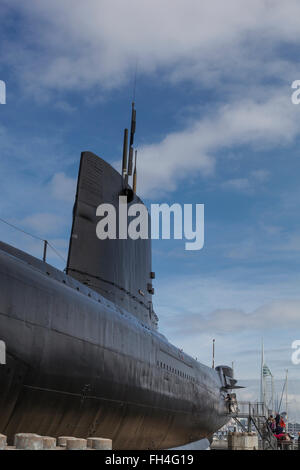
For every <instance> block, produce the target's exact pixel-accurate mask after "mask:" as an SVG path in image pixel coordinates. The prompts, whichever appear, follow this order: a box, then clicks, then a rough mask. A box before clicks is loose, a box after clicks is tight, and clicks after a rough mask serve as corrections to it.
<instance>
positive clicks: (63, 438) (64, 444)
mask: <svg viewBox="0 0 300 470" xmlns="http://www.w3.org/2000/svg"><path fill="white" fill-rule="evenodd" d="M68 439H75V437H72V436H60V437H59V438H58V439H57V445H58V446H59V447H67V440H68Z"/></svg>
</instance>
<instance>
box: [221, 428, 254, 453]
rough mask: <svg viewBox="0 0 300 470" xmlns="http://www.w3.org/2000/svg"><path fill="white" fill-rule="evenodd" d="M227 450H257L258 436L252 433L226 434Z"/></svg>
mask: <svg viewBox="0 0 300 470" xmlns="http://www.w3.org/2000/svg"><path fill="white" fill-rule="evenodd" d="M228 449H229V450H258V436H257V434H256V433H252V432H233V433H229V434H228Z"/></svg>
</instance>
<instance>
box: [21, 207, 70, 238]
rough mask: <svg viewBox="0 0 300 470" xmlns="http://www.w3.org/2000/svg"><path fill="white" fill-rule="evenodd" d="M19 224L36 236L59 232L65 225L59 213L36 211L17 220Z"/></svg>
mask: <svg viewBox="0 0 300 470" xmlns="http://www.w3.org/2000/svg"><path fill="white" fill-rule="evenodd" d="M19 226H21V227H26V228H27V229H30V230H32V231H33V233H34V234H35V235H38V236H45V235H47V236H49V235H53V234H57V233H60V232H61V231H62V230H63V229H64V228H65V227H66V220H65V219H64V218H63V217H62V216H61V215H57V214H53V213H38V214H33V215H29V216H28V217H25V218H24V219H23V220H21V221H19Z"/></svg>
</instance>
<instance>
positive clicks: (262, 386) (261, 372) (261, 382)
mask: <svg viewBox="0 0 300 470" xmlns="http://www.w3.org/2000/svg"><path fill="white" fill-rule="evenodd" d="M263 368H264V340H263V338H262V341H261V367H260V401H261V403H263V404H264V403H265V394H264V373H263Z"/></svg>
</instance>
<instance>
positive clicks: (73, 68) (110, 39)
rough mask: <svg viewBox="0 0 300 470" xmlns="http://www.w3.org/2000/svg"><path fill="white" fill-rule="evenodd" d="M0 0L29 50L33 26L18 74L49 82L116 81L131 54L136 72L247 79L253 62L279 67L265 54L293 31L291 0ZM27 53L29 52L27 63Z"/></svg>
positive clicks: (128, 67)
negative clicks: (14, 12) (18, 15)
mask: <svg viewBox="0 0 300 470" xmlns="http://www.w3.org/2000/svg"><path fill="white" fill-rule="evenodd" d="M3 1H4V4H6V5H9V6H15V7H16V8H17V9H18V11H19V12H20V11H23V12H24V14H25V15H26V16H27V18H28V21H29V22H30V23H31V24H34V34H36V35H38V37H39V46H38V51H37V52H35V53H32V52H30V51H29V50H28V45H30V46H32V44H33V40H34V37H33V33H32V29H26V28H24V30H23V34H24V46H23V48H22V50H19V54H18V60H19V63H18V67H19V68H21V69H22V68H23V72H25V73H23V80H26V79H28V82H30V80H32V81H33V82H34V83H39V84H40V85H41V86H45V87H50V88H56V89H61V88H72V89H73V88H78V89H86V88H88V87H90V86H94V85H99V84H100V85H102V86H104V87H108V88H111V87H114V86H118V85H120V84H121V83H124V81H125V82H126V80H127V79H128V77H129V75H131V73H132V69H133V67H134V64H135V61H136V59H138V62H139V68H140V72H141V73H155V72H157V71H158V70H159V71H160V74H161V75H163V76H167V77H169V78H171V79H172V80H180V79H182V78H190V79H191V78H192V79H193V80H196V81H197V82H199V81H200V80H205V81H206V82H207V83H208V82H215V79H216V77H218V78H220V77H221V76H224V74H225V75H226V73H227V74H228V73H229V74H232V72H233V71H234V72H235V73H236V74H240V73H241V70H242V71H243V74H244V76H245V78H246V77H247V79H248V80H249V81H251V80H252V76H251V74H249V73H248V72H249V70H251V68H252V69H253V68H255V69H256V71H257V73H258V74H259V75H260V76H261V75H262V74H263V73H264V72H262V67H259V65H261V64H264V65H265V67H266V70H267V69H269V68H270V69H271V73H273V74H274V73H278V74H279V73H281V74H282V72H283V70H284V68H285V69H286V62H285V61H284V60H283V59H281V60H280V57H278V59H277V61H274V62H273V61H272V60H270V59H272V57H274V51H275V53H276V45H277V44H278V43H279V42H280V41H284V42H293V43H297V41H298V39H299V35H300V32H299V25H298V21H297V18H298V17H299V13H300V6H299V3H298V2H297V1H296V0H290V1H289V2H285V3H283V2H279V1H276V0H274V1H271V2H266V1H264V2H262V1H261V0H252V1H240V0H228V1H227V2H220V1H219V0H203V1H201V2H199V1H198V0H187V1H186V2H183V1H182V0H164V1H161V0H151V1H150V0H143V2H141V1H140V0H129V1H127V2H124V1H123V0H114V1H113V2H112V1H111V0H100V1H99V0H86V1H85V2H84V3H83V2H80V1H78V0H52V1H51V2H40V1H39V0H28V1H26V2H19V1H18V0H3ZM45 50H46V51H47V54H46V55H44V54H43V53H44V52H45ZM10 52H11V51H10V50H7V56H8V53H10ZM21 52H22V53H21ZM41 52H42V54H41ZM29 56H31V59H32V58H34V59H35V60H36V65H35V67H33V68H32V69H31V70H30V68H29V67H28V64H29V62H31V65H32V62H33V61H32V60H29ZM7 60H12V59H11V58H10V59H8V57H7ZM41 65H43V67H40V66H41ZM37 71H38V72H39V73H38V74H37V73H36V72H37Z"/></svg>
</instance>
